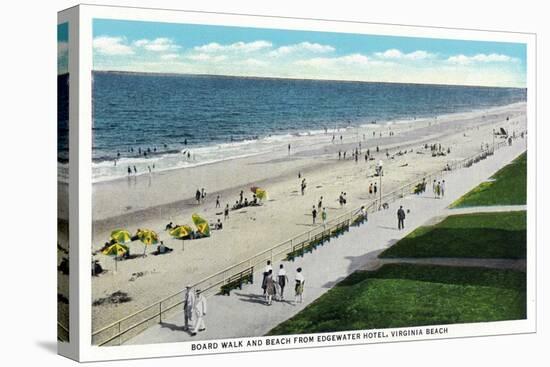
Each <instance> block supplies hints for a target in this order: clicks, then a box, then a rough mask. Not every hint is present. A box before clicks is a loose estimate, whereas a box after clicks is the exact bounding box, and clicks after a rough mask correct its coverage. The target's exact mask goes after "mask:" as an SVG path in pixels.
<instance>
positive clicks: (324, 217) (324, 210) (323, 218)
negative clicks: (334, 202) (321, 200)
mask: <svg viewBox="0 0 550 367" xmlns="http://www.w3.org/2000/svg"><path fill="white" fill-rule="evenodd" d="M321 219H322V220H323V225H326V224H327V208H323V211H322V212H321Z"/></svg>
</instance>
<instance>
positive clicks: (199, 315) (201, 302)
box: [191, 289, 207, 336]
mask: <svg viewBox="0 0 550 367" xmlns="http://www.w3.org/2000/svg"><path fill="white" fill-rule="evenodd" d="M193 311H194V315H193V316H194V317H195V326H194V327H193V331H192V332H191V336H195V335H197V332H199V331H205V330H206V325H205V323H204V317H205V316H206V311H207V305H206V298H205V297H204V296H203V295H202V293H201V291H200V290H199V289H197V291H196V302H195V307H194V309H193Z"/></svg>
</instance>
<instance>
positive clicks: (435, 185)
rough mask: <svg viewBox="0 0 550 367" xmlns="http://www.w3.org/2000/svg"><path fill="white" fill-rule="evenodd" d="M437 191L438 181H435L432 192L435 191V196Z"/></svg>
mask: <svg viewBox="0 0 550 367" xmlns="http://www.w3.org/2000/svg"><path fill="white" fill-rule="evenodd" d="M436 190H437V181H436V180H434V182H433V184H432V191H433V193H434V195H435V192H436Z"/></svg>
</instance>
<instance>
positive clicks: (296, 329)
mask: <svg viewBox="0 0 550 367" xmlns="http://www.w3.org/2000/svg"><path fill="white" fill-rule="evenodd" d="M525 286H526V279H525V273H523V272H518V271H511V270H495V269H485V268H461V267H445V266H428V265H407V264H391V265H385V266H383V267H382V268H380V269H379V270H377V271H374V272H356V273H353V274H351V275H350V276H349V277H347V278H346V279H345V280H344V281H342V282H340V283H339V284H337V285H336V286H335V287H334V288H332V289H331V290H329V291H328V292H327V293H325V294H324V295H323V296H321V297H320V298H319V299H317V300H316V301H314V302H313V303H312V304H310V305H309V306H307V307H306V308H305V309H304V310H302V311H301V312H300V313H298V314H297V315H296V316H294V317H293V318H291V319H289V320H287V321H285V322H284V323H282V324H280V325H278V326H277V327H275V328H274V329H273V330H271V331H270V332H269V335H283V334H302V333H320V332H332V331H344V330H359V329H378V328H393V327H408V326H422V325H436V324H452V323H472V322H488V321H502V320H518V319H525V318H526V288H525ZM305 296H306V297H307V283H306V291H305Z"/></svg>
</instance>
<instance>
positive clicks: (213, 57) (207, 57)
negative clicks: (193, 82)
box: [187, 53, 227, 62]
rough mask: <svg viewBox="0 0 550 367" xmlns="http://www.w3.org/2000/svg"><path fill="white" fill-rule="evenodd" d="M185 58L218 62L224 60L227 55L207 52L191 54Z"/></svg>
mask: <svg viewBox="0 0 550 367" xmlns="http://www.w3.org/2000/svg"><path fill="white" fill-rule="evenodd" d="M187 58H188V59H189V60H193V61H212V62H219V61H223V60H225V59H226V58H227V57H226V56H224V55H210V54H207V53H199V54H191V55H188V56H187Z"/></svg>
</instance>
